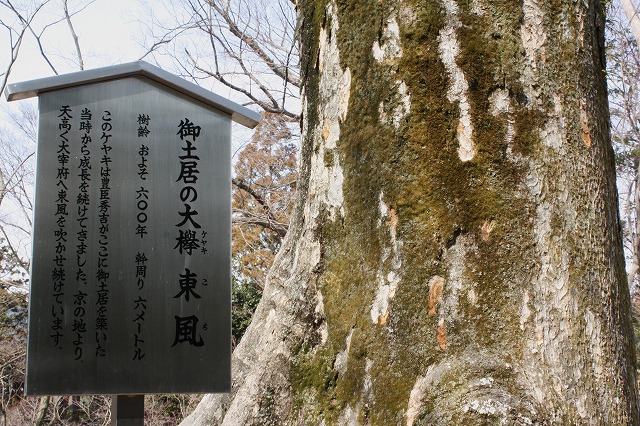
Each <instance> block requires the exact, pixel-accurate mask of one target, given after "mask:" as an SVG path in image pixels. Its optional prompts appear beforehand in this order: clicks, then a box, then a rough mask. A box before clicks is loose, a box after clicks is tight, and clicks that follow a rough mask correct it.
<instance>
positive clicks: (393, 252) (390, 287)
mask: <svg viewBox="0 0 640 426" xmlns="http://www.w3.org/2000/svg"><path fill="white" fill-rule="evenodd" d="M383 198H384V194H383V193H380V196H379V205H378V209H379V212H380V219H379V220H378V226H379V227H381V226H382V224H383V220H385V223H386V224H387V225H388V231H389V240H390V247H389V248H383V250H382V258H381V262H380V269H379V270H378V272H377V273H376V283H377V284H378V288H377V291H376V296H375V299H374V301H373V304H372V306H371V313H370V315H371V321H372V322H373V323H374V324H380V325H384V324H386V323H387V321H388V319H389V315H390V314H391V309H390V306H389V305H390V303H391V301H392V300H393V298H394V297H395V295H396V291H397V289H398V286H399V285H400V281H401V280H402V276H401V274H400V270H401V268H402V259H401V257H400V256H401V255H400V253H401V249H402V241H400V240H399V239H398V237H397V227H398V213H397V212H396V210H395V209H394V208H393V207H390V206H388V205H387V204H386V203H385V202H384V199H383ZM388 264H390V266H387V267H386V268H388V269H385V265H388Z"/></svg>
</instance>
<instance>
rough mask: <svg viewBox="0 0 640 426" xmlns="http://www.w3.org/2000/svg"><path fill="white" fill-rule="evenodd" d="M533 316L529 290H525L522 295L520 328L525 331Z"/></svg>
mask: <svg viewBox="0 0 640 426" xmlns="http://www.w3.org/2000/svg"><path fill="white" fill-rule="evenodd" d="M529 318H531V310H530V309H529V290H525V291H524V296H522V308H521V309H520V330H523V331H524V328H525V324H526V323H527V321H529Z"/></svg>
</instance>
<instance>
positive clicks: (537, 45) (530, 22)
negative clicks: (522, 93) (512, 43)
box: [520, 0, 547, 101]
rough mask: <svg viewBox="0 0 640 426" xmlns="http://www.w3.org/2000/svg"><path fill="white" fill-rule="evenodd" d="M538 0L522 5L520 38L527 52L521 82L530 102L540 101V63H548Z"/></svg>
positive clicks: (541, 13)
mask: <svg viewBox="0 0 640 426" xmlns="http://www.w3.org/2000/svg"><path fill="white" fill-rule="evenodd" d="M538 3H539V1H538V0H524V1H523V3H522V11H523V18H522V25H521V27H520V38H521V40H522V46H523V47H524V50H525V62H526V64H527V66H526V67H525V69H524V72H523V75H522V77H521V79H520V81H521V82H522V83H523V85H524V86H525V87H526V88H527V91H528V93H527V95H528V98H529V99H530V100H532V101H533V100H535V99H538V97H539V96H540V90H541V89H540V86H539V85H538V84H537V82H538V74H537V70H538V61H541V62H543V63H544V62H545V61H546V48H545V43H546V41H547V34H546V32H545V30H544V24H543V22H544V18H545V16H544V12H543V10H542V9H541V8H540V5H539V4H538Z"/></svg>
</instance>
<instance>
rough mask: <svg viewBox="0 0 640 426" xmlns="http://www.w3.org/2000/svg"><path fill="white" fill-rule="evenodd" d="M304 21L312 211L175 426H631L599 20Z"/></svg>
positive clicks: (632, 376) (336, 3)
mask: <svg viewBox="0 0 640 426" xmlns="http://www.w3.org/2000/svg"><path fill="white" fill-rule="evenodd" d="M297 7H298V11H299V25H300V29H301V43H302V50H301V51H302V70H303V77H304V81H303V87H304V103H303V146H302V152H301V165H300V180H299V182H300V184H299V186H298V191H299V195H298V204H297V207H296V210H295V212H294V218H293V221H292V224H291V226H290V229H289V233H288V234H287V238H286V240H285V243H284V245H283V248H282V249H281V251H280V253H279V254H278V256H277V258H276V261H275V265H274V267H273V268H272V270H271V272H270V274H269V277H268V279H267V280H268V282H267V286H266V288H265V291H264V296H263V300H262V302H261V303H260V306H259V307H258V310H257V312H256V315H255V317H254V321H253V323H252V324H251V326H250V328H249V330H248V331H247V333H246V335H245V337H244V338H243V340H242V342H241V343H240V345H239V346H238V348H237V349H236V351H235V353H234V357H233V374H234V379H233V391H232V392H231V394H229V395H218V396H206V397H205V398H204V399H203V401H202V402H201V404H200V405H199V407H198V408H197V409H196V411H195V412H194V413H193V414H192V415H191V416H189V417H188V418H187V419H186V420H185V421H184V423H183V424H185V425H209V424H224V425H250V424H255V425H269V424H273V425H284V424H292V425H319V424H327V425H329V424H338V425H347V424H349V425H351V424H354V425H357V424H372V425H391V424H407V425H417V424H424V425H427V424H429V425H446V424H465V425H475V424H510V425H511V424H522V425H525V424H543V425H544V424H549V425H551V424H602V425H611V424H638V421H639V419H638V407H637V400H636V394H637V391H636V373H635V361H634V356H635V355H634V348H633V345H632V340H631V336H632V333H631V323H630V314H629V293H628V289H627V284H626V278H625V270H624V260H623V253H622V243H621V233H620V228H619V219H618V213H617V198H616V188H615V172H614V161H613V151H612V149H611V146H610V139H609V127H608V126H609V119H608V107H607V97H606V83H605V76H604V69H605V64H604V52H603V46H604V41H603V32H604V5H603V4H602V3H601V2H600V1H596V0H584V1H582V0H581V1H569V0H564V1H560V0H548V1H542V0H522V1H517V2H516V1H513V0H495V1H489V0H469V1H458V0H438V1H436V0H429V1H424V0H368V1H364V0H362V1H353V0H299V1H298V4H297Z"/></svg>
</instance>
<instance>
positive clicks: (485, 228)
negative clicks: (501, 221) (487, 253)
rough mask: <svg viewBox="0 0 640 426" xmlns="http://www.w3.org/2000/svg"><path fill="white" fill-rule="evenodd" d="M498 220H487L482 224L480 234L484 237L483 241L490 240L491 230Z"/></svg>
mask: <svg viewBox="0 0 640 426" xmlns="http://www.w3.org/2000/svg"><path fill="white" fill-rule="evenodd" d="M495 226H496V222H495V221H494V220H492V221H488V220H485V221H484V222H483V223H482V225H480V235H481V237H482V241H489V238H490V237H491V231H493V228H495Z"/></svg>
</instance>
